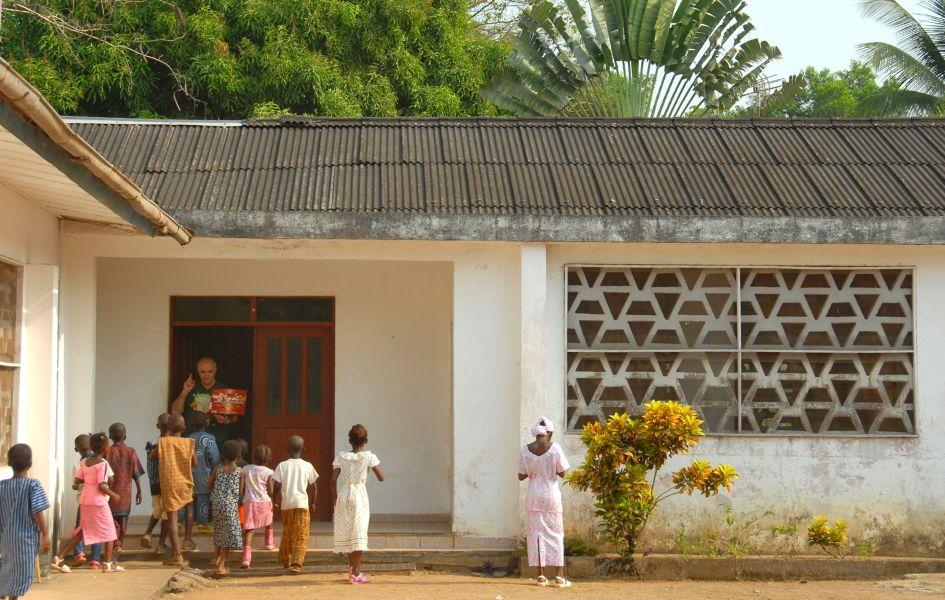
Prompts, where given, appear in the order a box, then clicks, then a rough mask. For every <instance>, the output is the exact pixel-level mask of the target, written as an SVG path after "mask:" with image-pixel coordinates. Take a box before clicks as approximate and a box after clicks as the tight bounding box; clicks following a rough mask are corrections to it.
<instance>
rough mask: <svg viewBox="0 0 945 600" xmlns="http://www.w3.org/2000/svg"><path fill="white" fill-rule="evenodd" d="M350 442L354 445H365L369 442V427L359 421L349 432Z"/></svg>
mask: <svg viewBox="0 0 945 600" xmlns="http://www.w3.org/2000/svg"><path fill="white" fill-rule="evenodd" d="M348 442H349V443H350V444H351V445H352V446H363V445H364V444H366V443H367V429H365V428H364V425H361V424H360V423H358V424H357V425H355V426H353V427H352V428H351V431H349V432H348Z"/></svg>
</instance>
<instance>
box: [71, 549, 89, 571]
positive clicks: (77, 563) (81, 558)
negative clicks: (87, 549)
mask: <svg viewBox="0 0 945 600" xmlns="http://www.w3.org/2000/svg"><path fill="white" fill-rule="evenodd" d="M85 561H86V558H85V555H84V554H81V553H79V554H76V555H75V556H74V557H73V558H72V562H70V563H69V566H70V567H71V568H73V569H76V568H78V567H81V566H82V565H84V564H85Z"/></svg>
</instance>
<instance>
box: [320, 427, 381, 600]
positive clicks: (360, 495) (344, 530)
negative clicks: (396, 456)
mask: <svg viewBox="0 0 945 600" xmlns="http://www.w3.org/2000/svg"><path fill="white" fill-rule="evenodd" d="M367 441H368V437H367V429H365V428H364V426H363V425H355V426H354V427H352V428H351V430H350V431H349V432H348V443H350V444H351V452H339V453H338V456H336V457H335V460H334V461H333V462H332V463H331V466H332V472H331V495H332V498H333V500H334V503H335V514H334V519H333V520H334V531H335V552H336V553H338V554H347V555H348V581H349V582H351V583H370V582H371V578H370V577H368V576H367V575H365V574H364V573H362V572H361V553H362V552H363V551H365V550H367V549H368V545H367V535H368V522H369V521H370V520H371V505H370V503H369V502H368V495H367V487H365V484H366V483H367V476H368V471H369V470H373V471H374V475H375V476H376V477H377V480H378V481H384V473H382V472H381V468H380V466H379V465H380V464H381V461H380V460H379V459H378V458H377V457H376V456H374V453H373V452H371V451H370V450H365V449H364V447H365V446H366V445H367Z"/></svg>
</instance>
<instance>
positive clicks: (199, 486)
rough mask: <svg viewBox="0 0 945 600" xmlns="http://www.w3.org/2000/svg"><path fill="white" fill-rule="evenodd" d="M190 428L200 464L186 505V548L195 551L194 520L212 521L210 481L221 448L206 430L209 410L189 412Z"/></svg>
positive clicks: (203, 523)
mask: <svg viewBox="0 0 945 600" xmlns="http://www.w3.org/2000/svg"><path fill="white" fill-rule="evenodd" d="M190 428H191V429H192V430H193V433H191V434H190V435H188V436H187V437H189V438H191V439H192V440H194V452H195V453H196V455H197V466H196V467H194V501H193V502H192V503H191V504H190V505H189V506H188V507H187V516H186V524H185V526H184V550H196V549H197V544H195V543H194V539H193V528H194V521H195V520H196V521H197V525H198V527H199V528H200V529H202V530H203V529H205V528H207V525H208V524H209V523H210V486H209V485H208V481H209V479H210V473H212V472H213V469H214V467H216V466H217V465H218V464H220V450H219V449H218V448H217V440H216V438H215V437H213V436H212V435H210V434H209V433H207V431H206V430H207V413H205V412H201V411H199V410H195V411H194V412H192V413H190Z"/></svg>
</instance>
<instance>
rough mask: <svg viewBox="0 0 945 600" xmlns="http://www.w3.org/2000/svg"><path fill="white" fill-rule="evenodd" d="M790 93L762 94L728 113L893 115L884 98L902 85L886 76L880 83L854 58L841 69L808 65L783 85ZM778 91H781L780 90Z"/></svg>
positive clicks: (809, 115)
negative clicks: (792, 88) (817, 67)
mask: <svg viewBox="0 0 945 600" xmlns="http://www.w3.org/2000/svg"><path fill="white" fill-rule="evenodd" d="M795 85H796V88H797V89H794V90H791V92H790V93H789V94H788V95H786V96H785V95H782V94H779V93H778V92H776V93H774V94H771V95H768V96H766V95H764V94H761V95H760V96H759V97H758V99H757V100H754V99H753V102H751V103H749V104H748V105H746V106H743V107H738V108H736V109H735V110H733V111H731V114H730V115H728V116H734V117H747V116H753V117H767V118H778V119H783V118H821V119H822V118H862V117H884V116H891V115H892V114H893V113H892V107H888V106H886V105H885V104H884V100H885V99H886V98H887V97H888V95H889V94H890V93H891V92H893V91H894V90H896V89H898V87H899V84H898V83H897V82H896V81H895V80H893V79H887V80H886V81H885V82H883V84H882V85H880V84H879V83H878V82H877V81H876V73H875V72H874V71H873V69H872V68H871V67H870V66H869V65H867V64H864V63H861V62H858V61H853V62H851V63H850V66H849V68H847V69H843V70H840V71H831V70H830V69H816V68H814V67H807V69H805V70H804V71H803V72H802V73H801V74H800V75H799V76H797V77H796V79H794V78H792V79H790V80H788V82H787V83H785V84H784V86H783V87H782V88H781V90H784V89H790V88H791V87H792V86H795ZM781 90H779V91H781Z"/></svg>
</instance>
